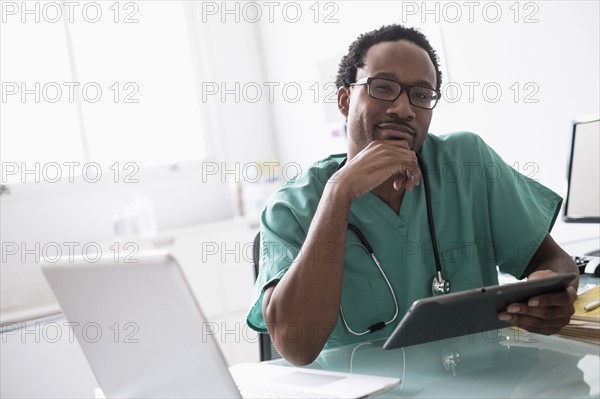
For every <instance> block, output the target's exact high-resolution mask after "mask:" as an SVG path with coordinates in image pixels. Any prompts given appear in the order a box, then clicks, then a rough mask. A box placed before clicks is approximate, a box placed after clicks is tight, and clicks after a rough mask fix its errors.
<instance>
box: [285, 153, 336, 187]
mask: <svg viewBox="0 0 600 399" xmlns="http://www.w3.org/2000/svg"><path fill="white" fill-rule="evenodd" d="M344 159H346V154H333V155H330V156H328V157H327V158H324V159H321V160H318V161H317V162H315V163H313V164H312V165H310V166H309V167H307V168H302V167H300V166H299V165H296V168H295V170H294V172H295V173H294V174H293V175H292V176H285V178H286V183H285V184H284V186H283V187H284V188H285V187H298V188H299V187H303V186H306V185H307V184H308V185H317V186H323V187H324V186H325V183H327V181H328V180H329V178H330V177H331V175H333V174H334V173H335V171H336V170H337V169H338V167H339V165H340V163H341V162H342V161H343V160H344Z"/></svg>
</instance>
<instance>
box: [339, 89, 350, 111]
mask: <svg viewBox="0 0 600 399" xmlns="http://www.w3.org/2000/svg"><path fill="white" fill-rule="evenodd" d="M337 102H338V109H339V110H340V112H341V113H342V114H343V115H344V116H345V117H346V118H347V117H348V110H349V109H350V89H349V88H348V87H344V86H342V87H340V88H339V89H338V92H337Z"/></svg>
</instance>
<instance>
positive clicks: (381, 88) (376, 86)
mask: <svg viewBox="0 0 600 399" xmlns="http://www.w3.org/2000/svg"><path fill="white" fill-rule="evenodd" d="M371 89H372V90H375V91H377V92H378V93H388V92H391V91H392V90H393V88H392V85H391V84H389V83H385V82H375V83H373V84H372V85H371Z"/></svg>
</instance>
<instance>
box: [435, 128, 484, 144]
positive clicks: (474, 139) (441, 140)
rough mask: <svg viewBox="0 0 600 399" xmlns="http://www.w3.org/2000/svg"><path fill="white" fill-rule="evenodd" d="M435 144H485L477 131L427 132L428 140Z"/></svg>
mask: <svg viewBox="0 0 600 399" xmlns="http://www.w3.org/2000/svg"><path fill="white" fill-rule="evenodd" d="M426 142H430V143H432V144H434V145H442V146H450V145H477V146H479V145H481V144H485V143H484V141H483V139H482V138H481V137H480V136H479V135H478V134H476V133H473V132H467V131H461V132H452V133H445V134H441V135H436V134H433V133H428V134H427V141H426Z"/></svg>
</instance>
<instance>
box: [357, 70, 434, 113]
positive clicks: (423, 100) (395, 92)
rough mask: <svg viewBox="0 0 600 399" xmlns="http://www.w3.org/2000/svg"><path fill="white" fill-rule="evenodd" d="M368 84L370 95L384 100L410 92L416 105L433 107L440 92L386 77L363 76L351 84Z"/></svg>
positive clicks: (410, 96)
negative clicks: (403, 92)
mask: <svg viewBox="0 0 600 399" xmlns="http://www.w3.org/2000/svg"><path fill="white" fill-rule="evenodd" d="M364 84H366V85H367V88H368V92H369V96H371V97H373V98H375V99H377V100H383V101H396V99H397V98H398V97H400V94H402V91H406V92H407V93H408V101H410V103H411V104H412V105H414V106H415V107H419V108H425V109H433V108H434V107H435V106H436V104H437V102H438V100H439V99H440V93H439V92H437V91H435V90H433V89H430V88H429V87H424V86H419V85H405V84H402V83H400V82H396V81H395V80H391V79H386V78H371V77H369V78H362V79H360V80H357V81H356V82H354V83H351V84H350V86H358V85H364Z"/></svg>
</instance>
